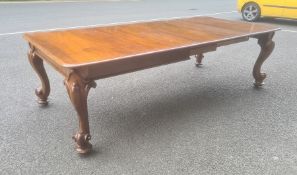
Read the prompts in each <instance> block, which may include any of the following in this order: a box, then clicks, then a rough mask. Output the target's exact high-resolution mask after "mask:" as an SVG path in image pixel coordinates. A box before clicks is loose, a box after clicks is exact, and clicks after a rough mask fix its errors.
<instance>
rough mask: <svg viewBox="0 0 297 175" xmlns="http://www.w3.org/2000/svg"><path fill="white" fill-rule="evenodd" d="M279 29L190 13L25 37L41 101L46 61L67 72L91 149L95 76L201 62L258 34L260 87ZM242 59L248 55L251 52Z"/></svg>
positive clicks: (81, 149) (84, 149)
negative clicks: (90, 108)
mask: <svg viewBox="0 0 297 175" xmlns="http://www.w3.org/2000/svg"><path fill="white" fill-rule="evenodd" d="M277 30H279V28H277V27H274V26H270V25H264V24H258V23H247V22H242V21H231V20H225V19H217V18H213V17H187V18H178V19H164V20H155V21H147V22H132V23H126V24H120V25H105V26H96V27H89V28H78V29H71V30H57V31H45V32H34V33H26V34H24V38H25V39H26V41H27V42H28V43H29V47H30V50H29V52H28V58H29V61H30V63H31V65H32V67H33V68H34V70H35V71H36V73H37V75H38V76H39V78H40V80H41V86H40V87H39V88H37V89H36V90H35V93H36V95H37V97H38V103H39V104H41V105H47V104H48V101H47V98H48V96H49V94H50V83H49V79H48V76H47V74H46V71H45V69H44V65H43V61H45V62H47V63H48V64H49V65H51V66H52V67H53V68H54V69H55V70H56V71H58V72H59V73H61V74H62V75H63V76H64V77H65V80H64V84H65V86H66V89H67V92H68V95H69V98H70V100H71V102H72V104H73V106H74V108H75V110H76V112H77V115H78V120H79V130H78V131H77V133H76V134H75V135H74V136H73V139H74V141H75V142H76V150H77V151H78V153H81V154H85V153H89V152H90V151H91V150H92V145H91V143H90V139H91V135H90V128H89V120H88V117H89V116H88V107H87V96H88V92H89V90H90V88H95V87H96V83H95V80H98V79H102V78H106V77H111V76H116V75H120V74H124V73H129V72H133V71H138V70H142V69H147V68H152V67H155V66H160V65H165V64H169V63H175V62H179V61H185V60H188V59H190V56H195V57H196V65H197V66H199V65H201V61H202V58H203V54H204V53H206V52H211V51H215V50H216V49H217V48H218V47H220V46H225V45H229V44H234V43H239V42H244V41H248V40H249V38H255V39H257V40H258V44H259V45H260V47H261V51H260V54H259V56H258V58H257V59H256V62H255V65H254V68H253V77H254V79H255V82H254V85H255V86H256V87H260V86H262V85H263V84H264V83H263V80H264V79H265V78H266V74H265V73H262V72H261V66H262V64H263V62H264V61H265V60H266V59H267V58H268V57H269V55H270V54H271V52H272V51H273V49H274V46H275V43H274V41H272V38H273V36H274V33H275V31H277ZM241 49H242V50H244V49H247V48H244V47H242V48H241ZM251 51H253V50H251ZM238 52H240V50H238ZM230 54H232V53H230ZM242 58H243V59H247V58H246V56H245V55H242Z"/></svg>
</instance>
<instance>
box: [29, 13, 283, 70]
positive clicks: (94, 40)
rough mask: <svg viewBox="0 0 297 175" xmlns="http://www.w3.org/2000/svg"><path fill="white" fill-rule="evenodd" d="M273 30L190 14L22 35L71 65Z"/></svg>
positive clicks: (58, 63) (45, 53) (261, 26)
mask: <svg viewBox="0 0 297 175" xmlns="http://www.w3.org/2000/svg"><path fill="white" fill-rule="evenodd" d="M275 30H278V28H275V27H273V26H269V25H263V24H256V23H247V22H238V21H229V20H223V19H217V18H212V17H191V18H182V19H171V20H161V21H151V22H140V23H131V24H122V25H112V26H102V27H92V28H81V29H72V30H61V31H50V32H36V33H26V34H25V35H24V38H25V39H26V40H27V41H28V42H29V43H31V44H33V45H34V47H36V48H37V49H38V50H39V51H40V52H42V53H43V54H44V55H46V56H47V57H48V58H50V59H51V61H52V62H54V63H55V64H57V65H60V66H62V67H70V68H71V67H79V66H84V65H89V64H95V63H100V62H107V61H112V60H116V59H125V58H129V57H133V56H139V55H146V54H150V53H154V52H162V51H169V50H172V49H178V48H183V47H190V46H199V45H203V44H207V43H212V42H219V41H228V40H231V39H236V38H240V37H246V36H253V35H257V34H262V33H265V32H267V33H268V32H272V31H275Z"/></svg>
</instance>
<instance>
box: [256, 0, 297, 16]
mask: <svg viewBox="0 0 297 175" xmlns="http://www.w3.org/2000/svg"><path fill="white" fill-rule="evenodd" d="M259 1H260V2H261V7H262V8H261V16H273V17H282V16H283V13H284V8H283V6H284V1H285V0H259ZM291 1H296V0H291Z"/></svg>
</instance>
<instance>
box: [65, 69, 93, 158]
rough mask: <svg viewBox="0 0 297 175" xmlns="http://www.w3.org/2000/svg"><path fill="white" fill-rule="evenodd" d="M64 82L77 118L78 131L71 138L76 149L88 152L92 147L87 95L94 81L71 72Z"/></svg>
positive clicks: (80, 151) (82, 152)
mask: <svg viewBox="0 0 297 175" xmlns="http://www.w3.org/2000/svg"><path fill="white" fill-rule="evenodd" d="M64 84H65V86H66V89H67V92H68V95H69V98H70V100H71V102H72V104H73V106H74V108H75V110H76V112H77V115H78V119H79V131H78V132H77V133H76V135H75V136H73V139H74V141H75V142H76V150H77V152H78V153H81V154H86V153H89V152H90V151H91V149H92V144H91V143H90V142H89V141H90V140H91V135H90V129H89V119H88V117H89V116H88V107H87V96H88V93H89V90H90V88H91V87H93V88H95V87H96V83H95V82H94V81H85V80H83V79H81V78H80V77H79V76H78V75H77V74H75V73H71V74H70V75H69V77H68V78H67V79H66V80H65V82H64Z"/></svg>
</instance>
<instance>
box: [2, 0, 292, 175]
mask: <svg viewBox="0 0 297 175" xmlns="http://www.w3.org/2000/svg"><path fill="white" fill-rule="evenodd" d="M235 7H236V4H235V2H234V1H233V0H208V1H202V0H183V1H178V0H175V1H172V0H171V1H169V0H167V1H165V0H164V1H157V0H143V1H120V2H71V3H70V2H68V3H28V4H22V3H20V4H0V60H1V64H0V80H1V81H0V87H1V91H0V97H1V98H0V103H1V105H0V133H1V134H0V174H1V175H2V174H9V175H12V174H30V175H32V174H55V175H56V174H150V175H151V174H178V175H180V174H205V175H209V174H219V175H221V174H241V175H244V174H249V175H250V174H255V175H256V174H257V175H259V174H267V175H270V174H273V175H274V174H275V175H296V174H297V108H296V104H297V96H296V92H297V81H296V75H297V69H296V65H297V59H296V56H297V46H296V45H297V42H296V41H297V22H296V21H287V20H272V19H265V20H262V21H260V22H261V23H270V24H274V25H278V26H280V27H281V28H282V29H283V31H280V32H278V33H277V34H276V36H275V39H274V40H275V42H276V48H275V51H274V52H273V54H272V55H271V56H270V58H269V59H268V60H267V61H266V62H265V63H264V67H263V70H264V71H265V72H266V73H268V78H267V80H266V85H265V87H264V88H263V89H260V90H257V89H254V88H253V86H252V82H253V78H252V76H251V71H252V67H253V64H254V61H255V60H256V57H257V55H258V53H259V51H260V50H259V46H258V45H257V44H256V42H257V41H256V40H252V39H251V40H250V41H248V42H244V43H240V44H236V45H231V46H226V47H222V48H219V49H218V50H217V51H216V52H213V53H208V54H206V55H205V56H206V58H205V61H204V66H203V67H202V68H199V69H197V68H196V67H195V66H194V60H191V61H187V62H180V63H176V64H171V65H167V66H161V67H158V68H153V69H147V70H143V71H139V72H135V73H130V74H125V75H121V76H117V77H112V78H108V79H102V80H98V81H97V84H98V86H97V88H96V89H92V90H91V91H90V94H89V101H88V102H89V115H90V127H91V134H92V137H93V139H92V144H93V146H94V152H93V154H91V155H90V156H88V157H80V156H79V155H77V154H76V153H75V151H74V143H73V141H72V139H71V136H72V134H73V133H75V132H76V129H77V126H78V123H77V117H76V114H75V111H74V110H73V108H72V105H71V103H70V101H69V99H68V96H67V94H66V89H65V87H64V86H63V83H62V81H63V78H62V76H60V75H59V74H58V73H57V72H55V71H53V69H52V68H51V67H49V66H46V68H47V70H48V75H49V78H50V81H51V87H52V91H51V95H50V105H49V106H48V107H46V108H40V107H39V106H38V105H37V104H36V102H35V99H36V98H35V95H34V88H35V87H37V86H38V85H39V80H38V78H37V76H36V74H35V73H34V72H33V70H32V68H31V67H30V65H29V63H28V61H27V58H26V51H27V49H28V47H27V44H26V43H25V42H24V40H23V39H22V33H23V32H25V31H36V30H45V29H57V28H69V27H79V26H88V25H99V24H106V23H117V22H127V21H135V20H149V19H156V18H169V17H177V16H189V15H205V14H207V15H213V16H215V17H219V18H225V19H232V20H241V17H240V14H238V13H236V12H234V11H235V10H236V9H235ZM225 12H227V13H225Z"/></svg>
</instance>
